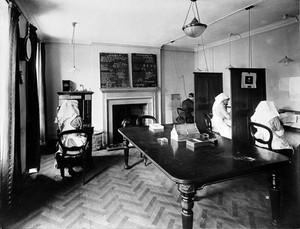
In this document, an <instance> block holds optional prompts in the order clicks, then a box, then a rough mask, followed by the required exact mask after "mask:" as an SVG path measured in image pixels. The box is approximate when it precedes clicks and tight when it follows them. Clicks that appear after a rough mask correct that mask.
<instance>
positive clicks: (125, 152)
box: [123, 138, 129, 169]
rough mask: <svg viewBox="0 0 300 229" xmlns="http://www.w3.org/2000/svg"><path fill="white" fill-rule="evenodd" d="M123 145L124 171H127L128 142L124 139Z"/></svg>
mask: <svg viewBox="0 0 300 229" xmlns="http://www.w3.org/2000/svg"><path fill="white" fill-rule="evenodd" d="M123 145H124V169H129V165H128V157H129V147H128V145H129V141H128V140H127V139H125V138H124V139H123Z"/></svg>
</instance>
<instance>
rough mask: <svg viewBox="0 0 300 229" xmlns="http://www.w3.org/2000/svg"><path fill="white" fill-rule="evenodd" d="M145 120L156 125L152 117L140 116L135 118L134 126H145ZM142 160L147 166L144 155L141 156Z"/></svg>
mask: <svg viewBox="0 0 300 229" xmlns="http://www.w3.org/2000/svg"><path fill="white" fill-rule="evenodd" d="M146 120H150V121H152V123H157V120H156V118H155V117H154V116H152V115H141V116H139V117H138V118H137V120H136V125H137V126H146ZM141 156H142V157H143V159H144V165H145V166H146V165H147V161H148V159H147V157H146V156H145V155H141Z"/></svg>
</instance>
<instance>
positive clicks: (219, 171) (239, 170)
mask: <svg viewBox="0 0 300 229" xmlns="http://www.w3.org/2000/svg"><path fill="white" fill-rule="evenodd" d="M164 126H165V130H164V131H163V132H157V133H154V132H152V131H150V130H149V128H148V127H126V128H120V129H119V132H120V133H121V134H122V135H123V136H124V137H125V138H126V139H127V140H129V141H130V142H131V143H132V144H133V145H134V146H135V147H136V148H138V149H139V150H141V151H142V152H143V153H144V154H146V155H147V156H148V158H149V160H151V161H152V163H154V164H155V165H156V166H157V167H158V168H159V169H160V170H161V171H163V172H164V173H165V174H166V175H167V176H168V177H169V178H170V179H172V180H173V181H174V182H177V183H181V184H188V183H195V184H198V185H199V186H202V185H205V184H208V183H214V182H221V181H224V180H227V179H233V178H236V177H239V176H245V175H250V174H254V173H258V172H263V171H269V170H272V169H275V168H279V167H281V166H284V164H287V163H288V158H287V157H285V156H283V155H280V154H277V153H274V152H272V151H268V150H265V149H261V148H258V147H255V146H251V145H247V146H246V145H240V146H238V145H235V144H234V143H233V141H232V140H230V139H226V138H223V137H220V136H217V138H218V145H217V146H213V145H211V146H201V147H199V148H197V149H196V150H195V151H193V150H190V149H188V148H186V145H185V144H178V142H176V141H175V142H174V141H173V140H172V141H171V138H170V132H171V129H172V127H173V125H171V124H167V125H164ZM161 137H166V138H167V139H168V143H165V144H161V143H160V142H158V141H157V138H161Z"/></svg>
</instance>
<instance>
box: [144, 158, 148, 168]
mask: <svg viewBox="0 0 300 229" xmlns="http://www.w3.org/2000/svg"><path fill="white" fill-rule="evenodd" d="M147 161H148V159H147V157H146V156H144V165H145V166H147Z"/></svg>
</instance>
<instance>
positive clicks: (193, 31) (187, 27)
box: [182, 0, 207, 38]
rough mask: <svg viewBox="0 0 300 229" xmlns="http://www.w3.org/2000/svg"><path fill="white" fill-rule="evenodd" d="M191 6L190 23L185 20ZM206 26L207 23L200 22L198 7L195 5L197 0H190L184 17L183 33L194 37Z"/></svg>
mask: <svg viewBox="0 0 300 229" xmlns="http://www.w3.org/2000/svg"><path fill="white" fill-rule="evenodd" d="M191 8H192V10H193V12H194V18H193V20H192V21H191V22H190V23H188V24H186V20H187V18H188V16H189V12H190V10H191ZM195 11H196V13H195ZM206 28H207V25H205V24H202V23H201V22H200V16H199V11H198V7H197V0H191V4H190V7H189V10H188V12H187V15H186V17H185V20H184V23H183V27H182V30H183V31H184V33H185V34H186V35H187V36H189V37H193V38H195V37H199V36H200V35H201V34H202V33H203V32H204V30H205V29H206Z"/></svg>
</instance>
